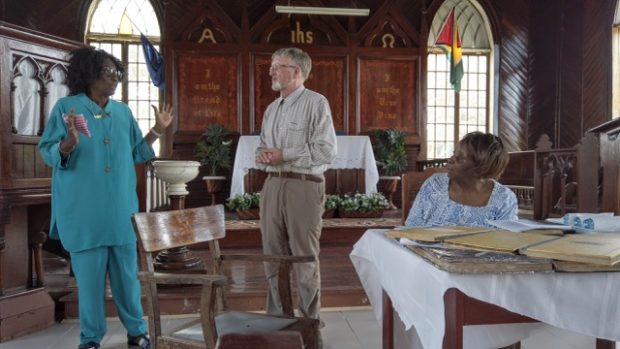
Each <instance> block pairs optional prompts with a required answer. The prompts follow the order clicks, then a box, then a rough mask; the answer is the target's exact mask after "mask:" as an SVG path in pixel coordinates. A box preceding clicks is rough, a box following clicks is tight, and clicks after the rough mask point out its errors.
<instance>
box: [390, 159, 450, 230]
mask: <svg viewBox="0 0 620 349" xmlns="http://www.w3.org/2000/svg"><path fill="white" fill-rule="evenodd" d="M447 171H448V169H447V168H445V167H429V168H426V169H424V170H422V171H407V172H405V173H404V174H403V179H402V192H401V195H402V199H401V202H402V207H403V209H402V212H403V216H402V223H403V224H405V220H407V216H408V215H409V210H410V209H411V205H413V201H414V200H415V197H416V195H418V192H419V191H420V187H422V184H424V181H425V180H426V179H427V178H428V177H430V176H432V175H434V174H435V173H441V172H447Z"/></svg>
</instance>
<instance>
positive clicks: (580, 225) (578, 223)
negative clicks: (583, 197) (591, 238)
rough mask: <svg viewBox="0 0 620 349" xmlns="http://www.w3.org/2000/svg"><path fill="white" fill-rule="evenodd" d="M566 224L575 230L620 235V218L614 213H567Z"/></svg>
mask: <svg viewBox="0 0 620 349" xmlns="http://www.w3.org/2000/svg"><path fill="white" fill-rule="evenodd" d="M563 220H564V224H566V225H570V226H572V227H573V228H574V229H575V230H577V231H579V230H591V231H596V232H600V233H608V232H609V233H620V216H614V214H613V213H612V212H603V213H567V214H565V215H564V218H563Z"/></svg>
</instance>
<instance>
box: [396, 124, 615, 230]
mask: <svg viewBox="0 0 620 349" xmlns="http://www.w3.org/2000/svg"><path fill="white" fill-rule="evenodd" d="M617 127H618V128H617V129H615V130H616V132H617V134H620V123H618V125H617ZM609 147H617V149H618V150H608V151H607V153H606V154H611V153H614V151H616V152H620V141H619V142H618V144H615V143H614V145H609ZM598 148H599V146H598V140H597V137H596V136H594V135H593V134H591V133H588V134H586V135H585V136H584V137H583V138H582V140H581V142H580V143H579V144H578V145H576V146H575V147H573V148H562V149H552V148H551V142H550V141H549V137H547V136H546V135H542V136H541V137H540V139H539V141H538V142H537V144H536V148H535V149H533V150H526V151H517V152H510V153H509V156H510V162H509V163H508V166H507V167H506V169H505V170H504V173H503V174H502V176H501V177H500V179H499V182H500V183H502V184H504V185H506V186H508V187H509V188H511V189H512V190H513V191H514V192H515V194H516V196H517V200H518V202H519V209H520V212H519V215H520V216H521V217H530V218H534V219H545V218H548V217H551V216H562V215H564V214H565V213H566V212H599V210H600V208H599V206H600V205H599V204H598V202H599V200H598V196H599V190H598V188H599V187H600V184H599V180H598V178H599V173H598V169H599V167H600V166H599V157H598V156H597V154H598V152H599V150H598ZM614 149H615V148H614ZM601 151H604V150H601ZM601 157H603V155H601ZM613 158H614V157H613V156H611V155H607V157H606V158H605V159H607V160H606V161H607V163H608V165H607V167H608V169H607V173H609V174H608V175H607V178H608V183H607V185H608V189H607V192H608V194H607V195H608V197H609V198H608V199H607V202H608V205H607V210H610V211H613V210H617V211H615V212H619V211H620V200H618V199H617V197H620V194H618V193H619V192H618V183H620V182H619V179H620V172H619V171H618V170H617V166H616V167H614V166H612V165H611V164H612V163H614V162H613V160H612V159H613ZM615 163H617V160H616V162H615ZM446 164H447V159H436V160H424V161H419V162H418V163H417V165H416V170H414V171H409V172H407V173H405V174H404V175H403V181H402V182H403V183H402V203H403V222H404V220H405V219H406V218H407V215H408V213H409V209H410V208H411V204H412V203H413V200H414V199H415V195H416V194H417V192H418V191H419V190H420V187H421V185H422V183H424V181H425V180H426V179H427V178H428V177H430V176H431V175H432V174H434V173H437V172H444V171H445V168H443V167H444V166H445V165H446ZM614 170H615V172H612V171H614ZM614 179H615V181H614ZM613 183H615V187H614V186H613ZM614 190H615V191H614ZM614 192H615V193H616V196H615V197H616V199H615V201H614V199H613V198H611V197H612V196H613V194H610V193H614ZM614 205H615V206H614Z"/></svg>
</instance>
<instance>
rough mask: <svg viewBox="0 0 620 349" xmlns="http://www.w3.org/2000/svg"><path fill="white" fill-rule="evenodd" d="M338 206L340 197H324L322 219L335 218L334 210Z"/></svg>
mask: <svg viewBox="0 0 620 349" xmlns="http://www.w3.org/2000/svg"><path fill="white" fill-rule="evenodd" d="M339 204H340V196H339V195H335V194H327V195H326V196H325V204H324V207H325V211H324V212H323V218H334V217H335V216H336V210H337V209H338V205H339Z"/></svg>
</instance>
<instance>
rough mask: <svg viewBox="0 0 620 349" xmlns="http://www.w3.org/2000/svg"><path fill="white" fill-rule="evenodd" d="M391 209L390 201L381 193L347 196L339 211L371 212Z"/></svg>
mask: <svg viewBox="0 0 620 349" xmlns="http://www.w3.org/2000/svg"><path fill="white" fill-rule="evenodd" d="M388 207H389V204H388V201H387V199H386V198H385V196H383V194H381V193H374V194H362V193H355V194H353V195H349V194H345V195H344V196H343V197H342V199H341V200H340V203H339V204H338V209H339V210H343V211H347V212H350V211H358V212H369V211H377V210H384V209H386V208H388Z"/></svg>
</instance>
